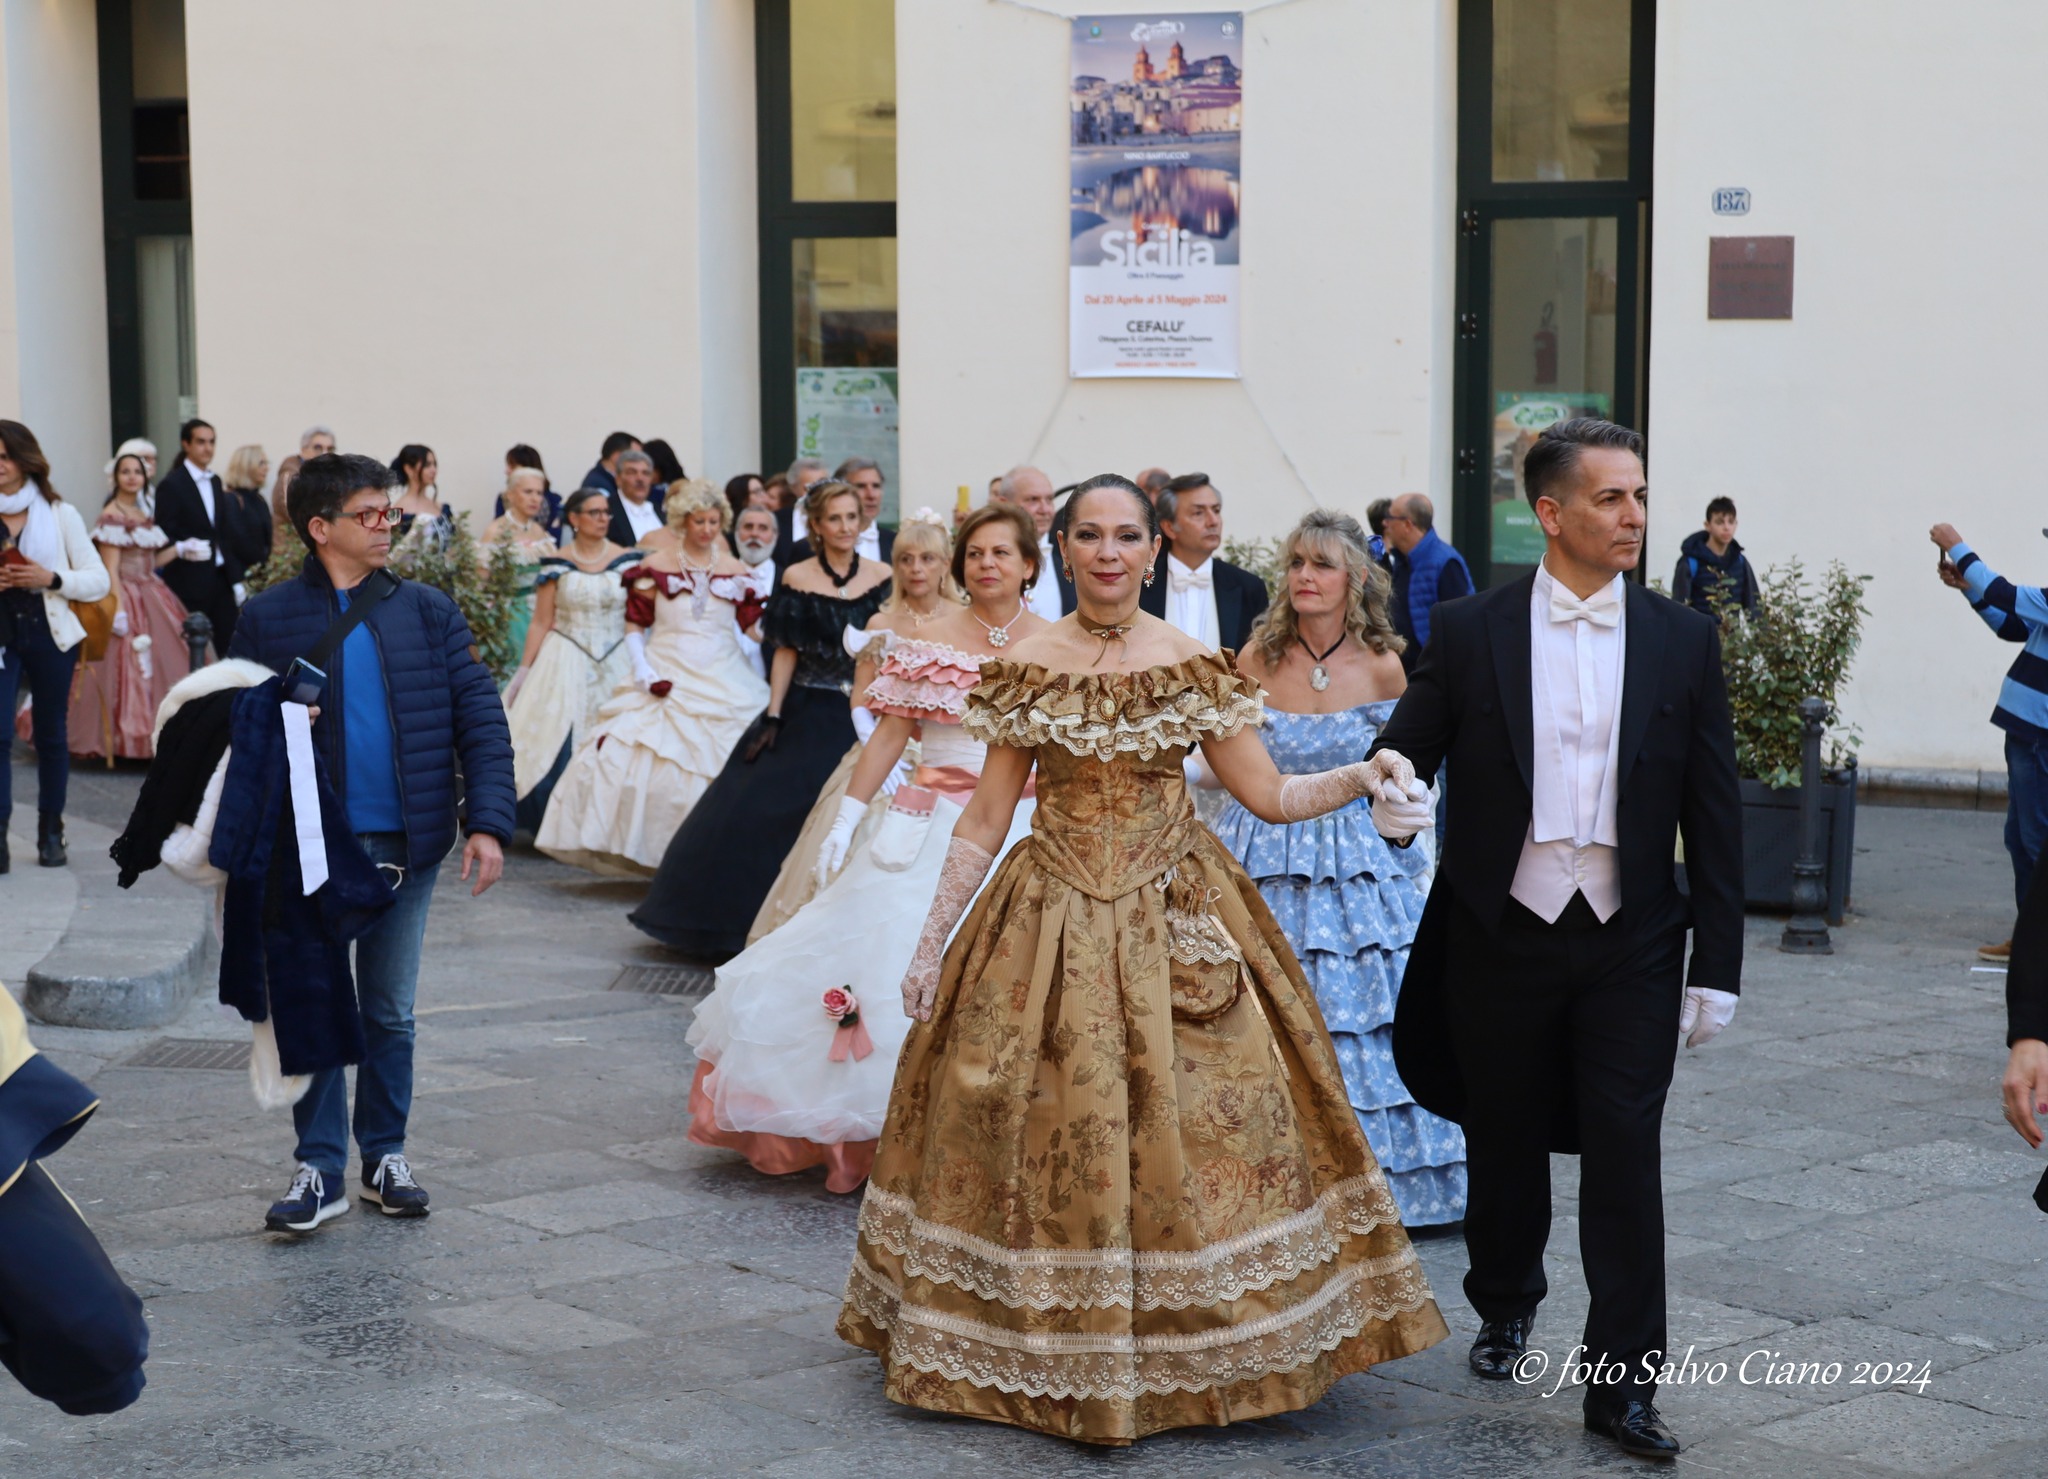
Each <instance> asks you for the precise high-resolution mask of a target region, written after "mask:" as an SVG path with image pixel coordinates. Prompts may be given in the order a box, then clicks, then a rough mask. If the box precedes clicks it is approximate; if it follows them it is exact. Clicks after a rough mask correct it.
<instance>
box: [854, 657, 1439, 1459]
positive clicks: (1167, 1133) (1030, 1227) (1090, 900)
mask: <svg viewBox="0 0 2048 1479" xmlns="http://www.w3.org/2000/svg"><path fill="white" fill-rule="evenodd" d="M982 672H983V679H984V681H983V683H982V686H981V687H980V688H978V689H977V690H976V691H975V693H974V694H973V696H972V697H971V699H970V700H969V707H968V713H967V719H966V730H967V733H968V734H970V735H972V736H973V737H975V738H978V739H981V740H983V741H985V742H987V743H991V744H1008V745H1014V746H1018V747H1022V748H1028V749H1031V750H1032V751H1033V752H1034V754H1035V758H1036V761H1037V766H1038V811H1037V814H1036V816H1035V817H1034V818H1033V821H1032V833H1031V836H1030V838H1029V839H1028V840H1027V841H1025V842H1022V843H1020V844H1018V845H1017V846H1016V847H1014V848H1012V849H1011V850H1010V852H1009V855H1008V856H1007V857H1006V858H1004V860H1003V861H1002V862H1001V864H1000V865H999V866H998V867H997V868H996V870H995V872H994V874H993V875H992V877H991V879H990V881H989V883H988V884H987V886H986V888H985V889H984V891H983V893H982V895H981V897H980V899H979V901H978V902H977V903H976V904H975V905H974V907H973V909H972V910H971V912H970V913H969V914H968V916H967V918H966V920H965V921H964V922H963V924H962V926H961V928H960V931H959V933H958V934H957V935H956V936H955V937H954V939H953V942H952V944H951V946H950V947H949V949H948V951H947V954H946V961H945V967H944V972H943V975H942V978H941V982H940V986H939V991H938V998H937V1002H936V1004H935V1007H934V1010H933V1014H932V1017H931V1020H930V1021H929V1022H923V1023H916V1024H913V1026H912V1027H911V1029H910V1033H909V1036H908V1038H907V1040H906V1041H905V1044H904V1047H903V1052H902V1056H901V1058H900V1060H899V1063H898V1067H897V1076H896V1084H895V1089H894V1092H893V1094H892V1096H891V1098H890V1104H889V1114H888V1121H887V1125H886V1127H885V1128H884V1130H883V1132H882V1138H881V1141H880V1143H879V1145H878V1146H877V1151H876V1157H875V1165H874V1170H873V1174H872V1178H871V1180H870V1182H869V1186H868V1192H867V1196H866V1199H865V1201H864V1202H863V1204H862V1208H861V1213H860V1222H859V1227H860V1233H859V1240H858V1244H857V1248H856V1252H855V1258H854V1265H853V1269H852V1272H851V1274H850V1276H849V1278H848V1281H847V1293H846V1302H845V1305H844V1308H843V1309H842V1311H841V1314H840V1319H839V1332H840V1334H841V1336H842V1337H844V1338H845V1339H846V1340H848V1341H850V1342H852V1343H853V1344H855V1345H858V1346H861V1347H863V1348H864V1349H867V1350H870V1351H873V1352H875V1353H876V1354H877V1355H879V1356H880V1357H881V1358H882V1361H883V1364H884V1371H885V1383H886V1390H887V1392H888V1395H889V1396H890V1397H891V1398H893V1399H894V1400H896V1401H899V1402H903V1403H907V1404H909V1405H912V1406H917V1407H924V1408H929V1409H932V1410H936V1411H942V1412H951V1413H957V1414H961V1415H964V1416H972V1417H980V1418H985V1419H990V1420H993V1421H997V1422H1005V1423H1013V1424H1016V1425H1019V1426H1022V1427H1028V1428H1034V1429H1038V1430H1040V1431H1043V1432H1049V1433H1055V1434H1058V1435H1060V1436H1063V1437H1069V1438H1078V1439H1082V1440H1085V1441H1089V1442H1096V1443H1113V1444H1114V1443H1129V1442H1131V1441H1133V1440H1134V1439H1137V1438H1140V1437H1143V1436H1144V1435H1146V1434H1148V1433H1153V1432H1158V1431H1160V1430H1162V1429H1166V1428H1173V1427H1182V1426H1188V1425H1191V1424H1221V1423H1229V1422H1238V1421H1244V1420H1248V1419H1252V1418H1258V1417H1265V1416H1270V1415H1271V1414H1274V1413H1278V1412H1287V1411H1292V1410H1295V1409H1298V1408H1301V1407H1305V1406H1307V1405H1309V1404H1310V1403H1312V1402H1314V1401H1316V1400H1317V1399H1318V1398H1320V1397H1321V1396H1322V1395H1323V1393H1324V1392H1325V1391H1327V1390H1328V1388H1329V1387H1330V1385H1331V1383H1332V1382H1334V1381H1336V1380H1337V1378H1339V1377H1341V1376H1343V1375H1345V1374H1347V1373H1349V1372H1353V1371H1360V1370H1363V1369H1365V1368H1367V1367H1369V1366H1373V1365H1376V1364H1378V1363H1379V1362H1382V1361H1388V1360H1393V1359H1395V1358H1397V1357H1399V1356H1404V1355H1408V1354H1410V1353H1412V1352H1414V1351H1418V1350H1421V1349H1423V1348H1424V1347H1426V1346H1429V1345H1432V1344H1434V1343H1435V1342H1437V1341H1439V1340H1442V1339H1443V1338H1444V1337H1445V1335H1446V1334H1447V1333H1448V1332H1447V1330H1446V1328H1445V1326H1444V1323H1443V1319H1442V1317H1441V1316H1440V1315H1439V1314H1438V1312H1437V1309H1436V1305H1435V1302H1434V1300H1433V1299H1432V1297H1431V1295H1430V1290H1429V1285H1428V1281H1427V1280H1426V1279H1425V1277H1424V1275H1423V1271H1422V1268H1421V1265H1420V1263H1419V1262H1418V1261H1417V1259H1416V1256H1415V1251H1414V1249H1413V1248H1412V1247H1410V1245H1409V1243H1408V1238H1407V1235H1406V1233H1405V1232H1404V1231H1403V1230H1402V1228H1401V1224H1400V1219H1399V1214H1398V1212H1397V1210H1396V1208H1395V1204H1394V1200H1393V1196H1392V1194H1391V1192H1390V1191H1389V1189H1388V1187H1387V1182H1386V1178H1385V1176H1384V1175H1383V1174H1382V1173H1381V1171H1380V1168H1379V1165H1378V1163H1377V1162H1376V1161H1375V1160H1374V1159H1373V1154H1372V1150H1371V1148H1370V1147H1369V1146H1368V1145H1367V1143H1366V1140H1365V1136H1364V1135H1363V1134H1362V1133H1361V1132H1360V1130H1359V1127H1358V1121H1357V1120H1356V1118H1354V1117H1353V1115H1352V1114H1351V1113H1350V1111H1349V1109H1348V1107H1347V1106H1346V1104H1345V1102H1344V1086H1343V1079H1342V1076H1341V1074H1340V1071H1339V1069H1338V1066H1337V1061H1336V1057H1335V1055H1334V1053H1333V1052H1332V1050H1331V1046H1330V1038H1329V1034H1328V1032H1327V1031H1326V1030H1325V1028H1324V1026H1323V1020H1322V1016H1321V1014H1320V1013H1319V1012H1318V1011H1317V1008H1316V1003H1315V998H1314V996H1313V995H1312V994H1311V993H1310V992H1309V990H1308V989H1307V983H1306V982H1305V981H1304V979H1303V977H1302V974H1301V968H1300V966H1299V965H1298V964H1297V963H1296V961H1295V958H1294V953H1293V951H1292V950H1290V949H1289V948H1288V945H1287V942H1286V939H1285V937H1284V936H1283V935H1282V934H1281V932H1280V929H1279V926H1278V925H1277V924H1276V923H1275V921H1274V919H1273V916H1272V914H1271V912H1270V911H1269V910H1268V909H1267V907H1266V905H1265V902H1264V901H1263V900H1262V899H1261V898H1260V896H1259V894H1258V891H1257V890H1256V889H1255V888H1254V887H1253V886H1252V884H1251V880H1250V879H1248V878H1247V877H1246V876H1245V874H1244V870H1243V869H1242V868H1240V867H1239V866H1238V864H1237V862H1236V860H1235V859H1233V858H1232V857H1230V855H1229V854H1228V853H1226V852H1225V851H1224V850H1223V848H1222V847H1221V845H1220V844H1219V843H1218V842H1217V841H1216V839H1215V836H1214V834H1212V833H1211V832H1210V831H1209V830H1208V829H1207V828H1206V827H1204V826H1202V825H1201V824H1200V822H1199V821H1197V820H1196V818H1195V814H1194V810H1193V807H1192V806H1191V804H1190V802H1189V799H1188V795H1187V790H1186V787H1185V785H1184V784H1183V782H1182V779H1181V769H1180V767H1181V761H1182V759H1183V757H1184V756H1185V755H1186V753H1187V750H1188V748H1189V747H1190V746H1191V745H1192V744H1194V743H1196V742H1197V741H1199V740H1200V739H1202V738H1203V737H1205V736H1209V735H1217V736H1222V735H1227V734H1230V733H1234V732H1236V731H1237V730H1239V729H1241V728H1242V727H1243V726H1245V725H1247V724H1256V723H1257V722H1258V721H1259V716H1260V700H1259V695H1258V690H1257V688H1256V686H1255V685H1253V684H1252V683H1250V682H1248V681H1247V680H1245V679H1244V678H1242V677H1240V676H1239V675H1238V674H1237V672H1236V670H1235V668H1234V667H1233V665H1232V663H1231V661H1230V659H1229V657H1228V656H1225V655H1215V656H1204V657H1199V658H1193V659H1190V660H1188V661H1186V662H1183V663H1177V664H1173V665H1170V666H1162V667H1154V668H1150V669H1147V670H1145V671H1143V672H1140V673H1130V674H1116V673H1112V674H1099V675H1098V674H1055V673H1050V672H1048V671H1046V670H1045V669H1043V668H1039V667H1036V666H1033V665H1029V664H1017V663H989V664H986V665H985V666H984V667H983V670H982Z"/></svg>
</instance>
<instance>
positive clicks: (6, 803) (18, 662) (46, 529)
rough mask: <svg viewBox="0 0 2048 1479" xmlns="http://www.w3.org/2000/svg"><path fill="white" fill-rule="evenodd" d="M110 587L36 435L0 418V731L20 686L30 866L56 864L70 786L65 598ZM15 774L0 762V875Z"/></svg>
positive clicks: (69, 636) (80, 633)
mask: <svg viewBox="0 0 2048 1479" xmlns="http://www.w3.org/2000/svg"><path fill="white" fill-rule="evenodd" d="M112 584H113V579H112V577H111V576H110V575H108V573H107V567H106V564H105V562H103V561H102V560H101V559H100V555H99V551H98V549H96V548H95V547H94V545H93V542H92V537H91V536H90V535H89V534H87V533H86V531H85V520H84V519H82V518H80V517H79V516H78V510H77V509H75V508H73V507H72V506H71V505H70V504H68V503H66V502H65V501H64V500H63V499H62V498H59V497H58V496H57V490H56V489H55V488H53V487H51V486H50V463H49V459H48V458H46V457H44V456H43V449H42V447H41V446H39V445H38V444H37V442H36V435H35V433H34V432H32V431H30V430H29V429H28V428H27V427H26V426H23V425H22V424H21V423H20V422H19V421H0V715H4V716H5V722H4V723H0V734H5V733H9V732H11V731H12V729H13V727H14V725H13V720H14V713H15V710H16V708H17V707H18V705H19V702H20V696H21V690H22V688H23V686H24V685H26V687H27V689H28V692H29V695H30V697H31V699H32V700H33V703H34V712H33V718H34V724H35V730H34V732H35V744H36V813H37V825H36V861H37V862H39V863H41V864H42V865H43V866H44V867H45V868H61V867H62V866H63V865H64V790H65V787H66V786H67V785H68V784H69V783H70V780H71V749H70V744H69V741H68V736H67V734H66V726H65V719H66V716H67V715H68V713H69V711H70V707H71V675H72V673H73V672H74V671H76V669H77V667H78V647H79V644H80V643H81V642H83V641H84V640H85V628H84V626H82V625H81V624H80V623H79V620H78V618H77V617H76V616H74V615H73V614H72V612H71V603H72V602H73V601H98V600H102V599H104V598H105V596H106V594H107V592H108V590H109V589H110V588H111V586H112ZM13 772H14V768H13V767H12V766H10V765H0V873H5V872H6V871H7V869H8V866H9V860H8V856H7V822H8V819H9V818H10V817H11V816H12V815H13V814H14V773H13Z"/></svg>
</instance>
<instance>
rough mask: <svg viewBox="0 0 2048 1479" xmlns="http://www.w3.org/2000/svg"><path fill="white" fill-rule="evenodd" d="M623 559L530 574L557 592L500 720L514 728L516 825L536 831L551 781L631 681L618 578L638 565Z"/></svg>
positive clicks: (553, 566) (545, 562) (552, 565)
mask: <svg viewBox="0 0 2048 1479" xmlns="http://www.w3.org/2000/svg"><path fill="white" fill-rule="evenodd" d="M640 559H641V556H640V555H639V554H638V553H636V552H629V553H627V554H623V555H620V556H619V557H618V558H617V559H615V560H613V561H612V562H611V564H609V565H607V566H606V567H605V568H604V569H602V570H597V571H590V570H579V569H578V568H577V567H576V566H575V565H574V564H572V563H571V562H570V561H569V560H568V559H567V558H565V557H562V556H558V555H550V556H547V557H545V558H543V559H542V560H541V562H540V569H539V571H538V572H537V573H536V574H535V576H534V584H535V586H536V588H538V587H539V586H543V585H546V584H548V583H549V582H551V581H554V582H559V584H557V585H556V586H555V624H554V626H553V627H552V628H551V629H550V630H549V632H548V634H547V635H546V636H545V637H543V638H541V643H540V651H539V652H537V653H535V654H534V657H533V667H532V668H531V669H530V670H529V671H528V672H527V675H526V682H525V683H524V684H523V685H522V686H521V687H520V690H519V694H518V696H517V697H516V698H514V699H513V700H512V704H511V706H510V707H509V708H508V709H507V710H506V713H505V717H506V719H507V720H508V721H509V722H510V724H511V727H512V770H513V784H514V789H515V791H516V794H517V795H518V797H519V816H518V821H519V825H520V826H521V827H524V828H525V829H527V830H528V831H530V832H534V833H538V832H539V831H540V829H541V825H542V822H543V820H544V819H545V817H546V815H547V806H548V798H549V797H550V796H551V795H552V794H553V793H554V789H555V782H556V781H557V780H558V779H559V778H560V777H561V774H562V772H563V770H564V769H566V768H567V766H568V764H569V757H570V756H571V755H572V754H574V753H575V749H576V742H577V740H578V739H580V738H581V737H582V736H583V734H584V733H585V732H586V731H587V730H588V728H589V726H590V725H591V723H592V722H593V721H595V720H596V718H597V711H598V710H599V709H600V708H602V707H603V706H604V703H605V700H606V699H608V698H610V697H611V696H612V694H613V692H614V691H615V690H616V689H617V688H618V687H619V685H620V684H622V683H625V682H628V681H630V680H631V678H632V676H633V673H632V667H631V665H630V664H629V662H628V661H627V657H626V587H625V584H624V582H623V581H621V580H620V578H619V577H620V572H622V571H624V570H625V569H626V568H627V567H628V566H630V565H636V564H638V563H639V562H640Z"/></svg>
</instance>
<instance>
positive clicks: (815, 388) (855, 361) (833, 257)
mask: <svg viewBox="0 0 2048 1479" xmlns="http://www.w3.org/2000/svg"><path fill="white" fill-rule="evenodd" d="M791 246H792V248H793V250H792V254H791V256H792V264H793V272H792V284H791V285H792V289H793V302H792V305H791V307H792V323H793V328H794V335H793V339H794V342H793V345H792V348H793V350H794V360H795V378H796V385H795V392H796V449H797V455H798V456H800V457H817V458H820V459H822V460H823V461H825V462H826V463H827V464H828V465H831V466H837V465H838V464H839V463H840V462H842V461H844V460H845V459H846V458H848V457H866V458H870V459H872V460H873V461H874V462H876V463H877V464H879V465H880V467H881V469H882V477H883V479H884V482H883V485H882V486H883V498H882V515H881V517H882V522H884V523H889V524H893V523H895V522H896V520H897V507H898V502H899V495H900V489H899V481H900V480H899V478H898V455H897V425H898V416H897V396H896V391H897V381H896V240H895V238H894V237H860V236H827V237H798V238H797V239H796V240H795V241H794V242H792V243H791Z"/></svg>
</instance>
